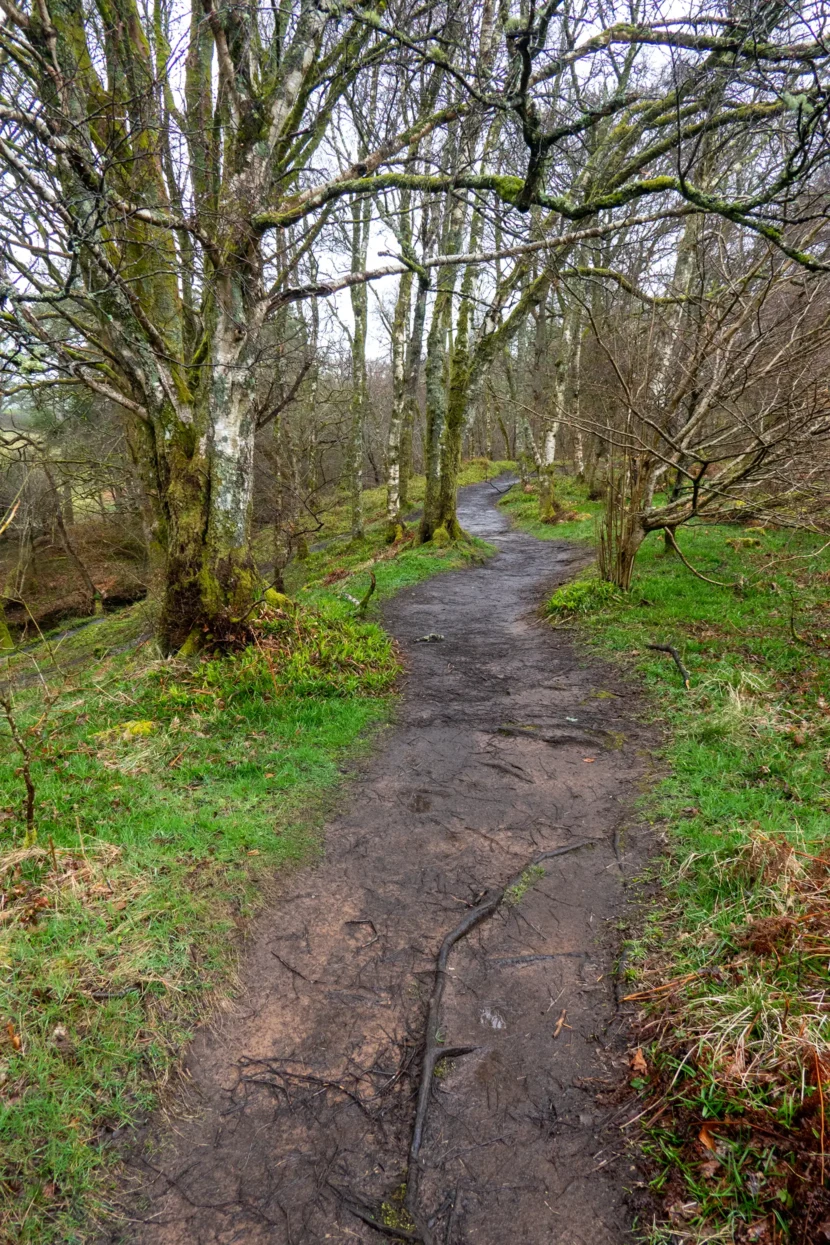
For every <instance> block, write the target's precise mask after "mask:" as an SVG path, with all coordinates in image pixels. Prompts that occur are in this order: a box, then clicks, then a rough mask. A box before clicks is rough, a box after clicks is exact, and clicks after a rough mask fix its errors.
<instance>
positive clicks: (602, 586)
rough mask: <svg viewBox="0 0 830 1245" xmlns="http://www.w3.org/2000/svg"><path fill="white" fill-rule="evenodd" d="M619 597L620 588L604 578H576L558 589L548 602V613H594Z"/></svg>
mask: <svg viewBox="0 0 830 1245" xmlns="http://www.w3.org/2000/svg"><path fill="white" fill-rule="evenodd" d="M619 598H620V592H619V589H617V588H615V587H614V585H613V584H608V583H605V581H604V580H602V579H574V580H572V581H571V582H570V583H569V584H564V585H563V586H562V587H561V588H557V589H556V591H555V592H554V593H553V595H552V596H551V598H550V599H549V601H548V603H547V613H548V614H549V615H551V616H556V615H559V616H562V615H574V614H593V613H596V611H597V610H601V609H604V608H605V607H606V606H607V605H610V604H611V603H612V602H613V601H617V600H619Z"/></svg>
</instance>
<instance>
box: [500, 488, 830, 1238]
mask: <svg viewBox="0 0 830 1245" xmlns="http://www.w3.org/2000/svg"><path fill="white" fill-rule="evenodd" d="M524 505H525V503H524V502H523V501H522V500H520V502H519V504H518V506H517V505H516V503H515V500H514V502H513V513H514V514H517V515H518V518H519V521H522V519H521V515H522V507H523V506H524ZM508 509H510V503H508ZM522 525H523V526H524V523H522ZM538 526H541V525H537V527H538ZM586 526H587V523H586ZM537 534H539V535H548V536H549V537H550V538H554V539H556V538H558V536H559V535H560V529H559V528H558V527H553V528H549V529H548V530H547V533H545V532H544V531H543V532H539V531H537ZM677 539H678V542H679V543H680V545H681V548H682V549H683V552H684V554H685V556H686V557H687V559H688V560H689V561H690V563H691V564H692V565H693V566H695V567H696V568H697V569H698V570H700V571H701V572H702V573H703V574H705V575H706V576H707V577H709V578H711V579H718V580H721V581H723V582H724V583H727V584H729V583H731V584H736V585H738V586H737V587H736V588H729V587H727V588H723V587H717V586H715V585H714V584H709V583H705V582H703V581H702V580H701V579H699V578H697V577H696V576H694V575H693V574H692V573H691V571H689V570H688V569H687V568H686V567H685V566H684V565H683V564H682V562H681V561H680V560H679V559H678V558H677V557H676V556H674V555H672V554H667V553H666V552H665V546H664V544H663V541H662V539H661V538H660V537H658V536H656V535H654V536H651V537H649V538H648V539H647V541H646V542H645V544H644V546H643V547H642V550H641V553H640V555H639V557H638V561H637V565H636V569H635V575H634V581H633V585H632V588H631V590H630V592H628V593H625V594H624V593H619V592H617V591H615V590H613V589H607V588H606V587H605V586H604V585H601V584H600V582H599V581H598V580H597V579H596V577H595V574H592V573H591V572H588V573H587V574H586V576H585V577H584V578H583V579H581V580H579V581H577V582H575V583H573V584H570V585H567V586H566V587H565V588H562V589H560V590H559V591H558V592H556V593H555V594H554V595H553V597H552V598H551V601H550V603H549V612H550V613H551V615H552V616H553V618H554V621H555V622H556V624H557V625H567V620H568V619H573V620H574V623H575V624H576V625H578V626H579V629H580V633H581V635H582V636H583V637H585V638H586V639H588V640H589V641H590V642H592V643H593V644H595V645H596V646H597V647H598V648H599V649H600V650H603V651H605V652H606V653H609V654H613V655H615V656H616V657H617V658H618V659H621V660H623V661H624V662H625V663H626V664H628V665H629V666H631V667H633V668H634V669H635V670H636V671H638V672H639V674H640V676H641V678H642V680H643V681H644V683H645V685H646V687H647V688H648V690H649V692H650V693H651V697H650V703H651V704H652V706H653V712H654V717H655V720H656V721H657V722H658V724H659V725H660V727H661V728H662V729H663V730H664V732H665V739H666V742H665V757H664V759H665V771H666V776H665V777H664V779H663V780H662V782H660V783H659V785H658V786H657V788H656V790H655V791H653V792H652V793H651V794H650V795H649V796H648V797H646V801H645V809H646V812H647V815H648V816H649V817H650V819H651V820H653V821H654V823H655V825H656V826H657V827H658V829H659V830H660V832H661V834H662V835H663V836H664V837H665V841H666V847H667V851H666V858H665V862H664V864H663V866H662V867H659V868H658V870H657V872H658V875H659V878H660V880H661V882H662V888H661V896H662V897H661V899H660V901H659V902H658V903H656V904H655V905H654V906H652V907H651V908H650V909H649V910H647V914H646V917H645V919H644V921H643V927H642V929H640V930H639V931H637V934H636V937H634V936H632V937H631V938H630V940H629V942H628V946H627V953H626V964H627V968H626V975H627V978H628V982H629V985H628V993H629V995H630V1000H629V1001H630V1002H631V1003H632V1004H633V1005H635V1006H636V1007H637V1008H638V1010H639V1016H638V1018H637V1021H636V1033H637V1035H638V1041H639V1042H641V1043H642V1047H643V1051H644V1054H645V1058H646V1060H647V1066H648V1073H647V1075H646V1076H645V1077H642V1076H641V1077H640V1078H638V1080H637V1087H638V1088H639V1089H640V1091H641V1092H642V1094H643V1095H644V1097H645V1102H644V1103H643V1107H644V1108H645V1110H644V1114H643V1116H642V1123H643V1125H644V1135H643V1140H642V1145H643V1147H644V1149H645V1151H646V1154H647V1156H648V1160H649V1163H650V1167H651V1173H652V1175H651V1183H652V1187H653V1189H654V1190H655V1191H656V1192H657V1193H658V1194H659V1195H660V1198H661V1200H662V1205H663V1207H664V1212H665V1213H664V1216H663V1219H662V1226H655V1227H653V1228H652V1229H650V1230H649V1229H648V1226H647V1225H645V1224H643V1225H641V1230H642V1231H643V1232H644V1233H646V1235H647V1236H648V1239H649V1240H651V1241H653V1242H655V1243H656V1242H669V1241H671V1242H680V1241H682V1242H701V1243H702V1242H704V1241H707V1242H708V1241H724V1242H725V1241H740V1242H743V1241H747V1242H748V1241H756V1242H764V1243H770V1245H771V1243H772V1242H784V1241H792V1242H799V1243H801V1242H819V1241H822V1240H825V1239H830V1189H829V1188H828V1186H827V1183H826V1179H825V1178H826V1177H827V1176H830V1156H828V1155H827V1153H826V1151H827V1144H828V1138H830V1118H828V1114H827V1112H828V1110H830V843H828V824H830V823H828V814H829V813H830V773H828V771H829V770H830V600H828V593H827V585H828V582H830V557H828V554H827V552H826V551H825V552H823V553H820V554H818V555H817V556H815V555H816V554H817V550H818V548H819V546H820V545H821V543H822V542H821V541H820V540H819V539H818V538H816V537H813V536H810V535H809V534H805V533H793V532H788V531H784V530H767V531H764V530H763V529H761V530H758V529H755V530H747V529H745V528H740V527H725V526H721V527H703V526H700V527H693V528H681V529H679V531H678V533H677ZM648 644H671V645H674V646H676V647H677V648H678V649H679V651H680V654H681V656H682V659H683V662H684V664H685V665H686V666H687V667H688V669H689V672H690V674H691V688H690V690H689V691H688V692H687V691H686V690H685V689H684V687H683V684H682V680H681V678H680V675H679V673H678V671H677V668H676V666H675V665H674V663H673V662H672V660H671V658H670V656H668V655H667V654H665V653H655V652H652V651H650V650H649V649H648V648H647V647H646V646H647V645H648Z"/></svg>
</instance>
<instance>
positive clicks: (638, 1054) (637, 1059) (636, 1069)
mask: <svg viewBox="0 0 830 1245" xmlns="http://www.w3.org/2000/svg"><path fill="white" fill-rule="evenodd" d="M629 1063H630V1064H631V1071H632V1072H633V1073H634V1075H635V1076H647V1075H648V1064H647V1063H646V1057H645V1055H644V1054H643V1048H642V1046H638V1047H637V1049H636V1050H635V1051H634V1053H633V1054H632V1055H631V1057H630V1059H629Z"/></svg>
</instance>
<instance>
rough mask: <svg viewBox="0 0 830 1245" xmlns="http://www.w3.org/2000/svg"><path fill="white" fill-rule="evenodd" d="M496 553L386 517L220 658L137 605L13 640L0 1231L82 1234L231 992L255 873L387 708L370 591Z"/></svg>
mask: <svg viewBox="0 0 830 1245" xmlns="http://www.w3.org/2000/svg"><path fill="white" fill-rule="evenodd" d="M487 552H488V548H487V546H485V545H484V544H482V542H471V543H466V542H465V543H462V544H459V545H452V546H449V547H447V548H444V549H435V550H433V549H431V548H430V547H428V546H427V547H422V548H418V547H414V545H413V540H412V532H411V531H407V533H406V534H405V537H404V540H402V541H401V542H399V544H398V545H397V546H392V547H390V546H388V545H386V543H385V539H384V531H383V525H382V524H378V525H376V527H375V528H370V529H369V530H368V534H367V536H366V538H365V539H364V540H362V541H360V542H357V543H355V542H351V541H349V540H348V539H343V540H334V541H333V542H332V543H331V544H330V545H329V546H328V547H327V548H325V549H323V550H320V551H319V552H317V553H314V554H312V556H311V557H310V558H309V559H308V561H306V562H303V563H297V564H296V566H295V567H294V568H292V572H291V574H292V576H293V583H292V585H291V587H290V591H291V592H292V594H294V595H295V596H296V597H297V601H296V602H283V608H270V607H268V608H263V609H261V610H260V611H259V616H258V618H257V621H256V622H255V625H254V627H253V633H252V635H253V642H252V643H251V644H250V645H249V647H248V648H247V649H246V650H245V651H244V652H243V653H241V654H238V655H236V656H234V657H216V656H214V657H205V658H203V659H201V660H195V661H182V660H179V659H160V658H159V657H158V655H157V654H156V653H155V650H154V645H153V642H152V638H151V635H152V607H151V605H150V604H149V603H142V604H141V605H138V606H134V607H132V608H130V609H127V610H125V611H123V612H122V613H120V614H114V615H111V616H108V617H106V618H105V619H104V620H103V621H101V622H100V623H98V622H96V623H95V624H94V625H92V626H86V627H82V628H81V629H79V630H71V629H64V631H60V632H57V633H56V634H54V635H53V636H52V637H48V638H47V639H46V640H45V641H44V642H42V643H40V644H38V645H35V646H32V647H29V648H27V649H26V650H25V651H21V652H18V653H16V654H14V655H12V656H10V657H9V658H8V659H6V660H5V661H4V663H3V667H4V668H3V671H2V676H3V683H4V684H5V685H6V687H7V688H8V687H9V686H11V688H12V691H11V693H10V696H11V699H10V701H9V705H10V712H11V714H12V720H13V722H14V725H15V728H16V730H17V732H18V735H19V737H20V739H21V740H22V742H23V744H24V746H25V748H26V750H27V751H28V753H29V758H28V760H27V759H26V758H24V756H23V755H22V753H21V751H20V750H19V749H18V748H16V747H15V746H14V745H13V743H12V740H11V737H10V734H9V731H8V729H6V731H5V739H4V744H3V748H2V752H0V791H2V801H3V805H4V807H0V843H2V849H1V850H0V980H1V986H0V988H1V989H2V1004H0V1019H2V1027H0V1155H1V1156H2V1157H1V1158H0V1163H2V1168H1V1169H0V1239H3V1240H9V1241H15V1242H21V1243H23V1242H37V1243H38V1245H43V1243H46V1242H73V1243H74V1242H81V1241H85V1240H88V1239H91V1238H90V1235H89V1233H90V1232H92V1228H91V1227H90V1224H91V1223H92V1222H93V1221H94V1219H95V1218H96V1216H98V1217H100V1216H101V1215H102V1214H106V1212H107V1203H108V1185H107V1180H108V1172H109V1171H110V1170H111V1167H112V1162H113V1161H114V1160H115V1159H116V1158H117V1153H118V1145H119V1143H120V1141H121V1139H122V1138H123V1137H124V1136H125V1135H127V1134H128V1130H129V1127H130V1126H131V1125H133V1124H135V1123H136V1122H139V1121H141V1120H143V1119H145V1118H146V1117H147V1115H148V1113H149V1112H150V1110H151V1109H152V1107H153V1106H154V1104H155V1103H156V1102H157V1101H158V1099H159V1094H160V1092H162V1091H163V1088H164V1085H165V1082H166V1081H167V1080H168V1078H169V1076H170V1073H171V1070H172V1068H173V1067H174V1065H175V1063H176V1060H177V1057H178V1054H179V1052H180V1050H181V1049H182V1046H183V1044H184V1043H185V1042H186V1040H187V1038H188V1037H189V1035H190V1034H191V1033H192V1030H193V1026H194V1024H195V1023H196V1022H197V1021H198V1020H199V1019H200V1017H202V1016H204V1014H205V1013H206V1011H208V1010H209V1009H210V1008H211V1007H212V1006H214V1005H215V1000H216V997H217V994H221V993H227V992H228V991H229V990H232V988H233V978H234V965H235V959H236V955H237V952H238V946H239V942H240V934H241V933H242V932H243V931H244V927H245V923H246V921H247V919H248V918H249V917H250V916H251V915H252V914H253V913H254V912H255V910H256V907H257V905H258V904H259V903H260V902H261V898H262V895H263V893H264V891H265V890H266V889H267V886H268V884H269V879H271V878H272V877H273V876H274V872H275V869H276V868H277V867H285V866H287V865H290V864H292V863H296V862H300V861H303V860H306V859H308V858H309V856H310V854H312V853H313V852H314V851H315V850H317V848H318V845H319V840H318V831H319V827H320V824H321V822H322V819H323V817H324V815H325V813H326V811H327V810H328V808H329V807H330V806H331V800H332V797H333V793H334V791H335V790H336V788H337V786H338V784H340V783H341V782H342V777H343V769H344V765H345V764H346V763H347V762H348V761H349V759H350V758H353V757H354V756H355V755H356V754H357V753H358V752H359V751H360V750H361V749H363V748H364V747H366V746H367V743H368V742H369V741H370V740H371V738H372V735H373V732H376V731H377V730H378V729H379V728H380V727H381V726H382V725H383V723H384V722H386V721H387V720H388V717H389V712H390V706H391V703H392V697H393V693H394V685H395V680H396V677H397V674H398V671H399V664H398V660H397V656H396V653H395V648H394V645H393V643H392V641H391V640H390V638H389V637H388V636H387V635H386V633H385V632H384V631H383V630H382V629H381V627H380V626H379V625H378V624H377V623H376V622H374V621H372V614H373V613H374V612H375V610H376V602H377V601H378V600H382V599H383V598H384V597H386V596H389V595H391V594H392V593H393V592H395V591H397V590H398V589H399V588H401V587H403V586H405V585H407V584H412V583H416V582H418V581H419V580H422V579H424V578H426V577H428V576H430V575H434V574H436V573H437V572H440V571H443V570H448V569H452V568H454V567H458V566H462V565H464V564H466V563H468V562H469V561H470V560H478V559H480V558H481V557H482V556H484V555H485V554H486V553H487ZM370 572H371V573H372V574H374V576H375V579H376V584H377V592H376V594H375V595H374V596H373V597H372V598H371V600H370V602H369V605H368V609H367V611H366V613H367V617H358V616H357V611H356V608H355V606H354V604H353V603H352V602H351V601H350V600H349V599H348V596H347V594H349V595H352V596H363V595H364V594H365V590H366V587H367V584H368V582H369V574H370ZM67 631H68V633H67ZM7 726H8V724H7ZM24 769H28V770H29V772H30V776H31V779H32V782H33V784H34V788H35V792H36V801H35V823H34V827H27V824H26V817H25V812H24V774H23V770H24ZM33 831H34V832H33Z"/></svg>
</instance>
